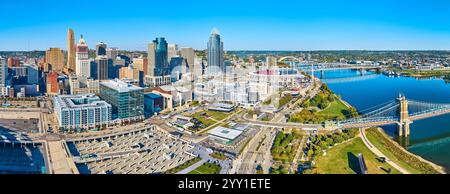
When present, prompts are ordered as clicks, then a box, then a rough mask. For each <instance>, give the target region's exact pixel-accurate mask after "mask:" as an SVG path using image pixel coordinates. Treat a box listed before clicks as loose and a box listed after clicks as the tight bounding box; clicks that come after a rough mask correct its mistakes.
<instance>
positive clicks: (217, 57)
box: [208, 29, 225, 74]
mask: <svg viewBox="0 0 450 194" xmlns="http://www.w3.org/2000/svg"><path fill="white" fill-rule="evenodd" d="M208 72H209V73H210V74H216V73H221V72H222V73H225V65H224V62H223V42H222V40H221V38H220V34H219V31H218V30H217V29H213V31H212V33H211V36H210V37H209V41H208Z"/></svg>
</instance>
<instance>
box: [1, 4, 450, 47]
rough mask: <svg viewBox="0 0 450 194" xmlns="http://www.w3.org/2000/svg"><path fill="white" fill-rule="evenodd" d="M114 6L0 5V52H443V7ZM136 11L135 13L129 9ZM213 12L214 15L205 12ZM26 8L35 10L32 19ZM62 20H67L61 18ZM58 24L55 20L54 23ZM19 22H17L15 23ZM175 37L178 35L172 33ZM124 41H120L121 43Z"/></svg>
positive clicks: (449, 40) (446, 37)
mask: <svg viewBox="0 0 450 194" xmlns="http://www.w3.org/2000/svg"><path fill="white" fill-rule="evenodd" d="M117 2H118V1H109V2H108V3H104V2H102V1H99V2H89V3H88V2H85V1H80V2H79V4H81V5H88V6H87V7H88V8H89V7H91V8H94V7H98V6H100V5H101V6H102V7H103V8H104V9H105V10H109V11H108V12H106V13H105V14H103V15H101V14H100V15H99V14H96V15H93V14H92V13H93V12H92V9H79V8H78V6H69V5H68V4H67V2H60V1H53V0H46V1H39V2H27V3H20V2H19V3H18V2H4V5H5V7H9V9H8V10H7V11H5V12H2V13H0V16H1V17H2V18H4V21H3V22H2V24H0V50H2V51H27V50H46V49H48V48H50V47H57V48H63V49H64V50H65V49H67V40H66V38H65V37H66V36H67V35H66V32H67V29H68V28H72V29H74V31H75V37H76V38H77V39H78V37H79V36H80V34H83V35H85V37H86V41H87V43H88V45H96V43H98V42H105V43H107V44H108V45H110V46H111V47H119V48H120V49H123V50H141V51H145V50H146V45H147V44H148V43H149V42H151V41H152V39H153V37H165V38H166V39H167V40H168V42H169V43H176V44H178V45H179V46H180V47H193V48H195V49H199V50H203V49H206V46H207V38H205V37H208V36H209V34H210V32H211V29H213V28H218V29H219V30H220V31H221V34H222V36H223V39H224V41H226V42H227V45H226V47H225V50H300V51H301V50H448V49H450V21H448V20H447V19H446V18H448V17H450V2H445V1H439V0H435V1H432V2H428V1H414V2H409V1H403V0H401V1H396V2H390V1H385V0H381V1H376V2H374V1H373V2H359V1H353V0H352V1H346V2H336V1H335V2H333V1H320V2H307V1H284V2H278V1H265V2H256V1H246V2H239V3H237V2H236V3H229V4H220V3H214V2H206V1H203V2H196V3H192V2H191V3H189V2H183V1H178V2H176V3H173V5H172V6H170V9H151V10H152V11H148V10H146V7H149V6H150V7H151V6H153V7H169V4H167V3H162V2H144V1H134V2H133V3H134V4H132V3H131V5H134V6H133V7H134V9H133V10H132V11H126V14H124V13H123V12H124V11H122V10H120V6H118V4H117ZM137 5H139V6H137ZM217 6H220V8H221V9H218V10H214V9H211V7H217ZM31 7H39V8H40V9H39V10H40V12H41V13H52V14H47V15H44V14H42V15H39V17H36V16H35V15H34V12H33V11H31V10H30V8H31ZM66 13H69V14H66ZM55 15H56V16H58V17H55ZM18 21H20V22H18ZM180 29H182V30H180ZM124 34H126V35H125V36H124Z"/></svg>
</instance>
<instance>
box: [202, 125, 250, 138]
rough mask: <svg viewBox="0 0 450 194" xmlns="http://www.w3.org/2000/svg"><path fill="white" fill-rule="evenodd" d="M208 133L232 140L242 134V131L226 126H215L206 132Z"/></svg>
mask: <svg viewBox="0 0 450 194" xmlns="http://www.w3.org/2000/svg"><path fill="white" fill-rule="evenodd" d="M208 134H209V135H212V136H214V137H218V138H221V139H226V140H229V141H232V140H234V139H236V138H237V137H238V136H239V135H241V134H242V131H239V130H235V129H229V128H226V127H216V128H214V129H212V130H210V131H209V132H208Z"/></svg>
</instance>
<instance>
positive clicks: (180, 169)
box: [165, 157, 202, 174]
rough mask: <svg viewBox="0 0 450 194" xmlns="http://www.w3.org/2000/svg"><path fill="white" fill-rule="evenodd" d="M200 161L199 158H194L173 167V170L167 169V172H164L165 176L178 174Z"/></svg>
mask: <svg viewBox="0 0 450 194" xmlns="http://www.w3.org/2000/svg"><path fill="white" fill-rule="evenodd" d="M200 160H202V159H201V158H199V157H197V158H194V159H191V160H189V161H187V162H185V163H184V164H181V165H179V166H177V167H175V168H172V169H169V170H168V171H166V172H165V173H166V174H175V173H177V172H180V171H182V170H184V169H185V168H187V167H189V166H192V165H194V164H195V163H197V162H200Z"/></svg>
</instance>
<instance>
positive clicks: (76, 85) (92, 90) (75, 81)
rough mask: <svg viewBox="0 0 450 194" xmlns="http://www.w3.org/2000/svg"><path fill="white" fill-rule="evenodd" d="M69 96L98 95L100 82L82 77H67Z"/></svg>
mask: <svg viewBox="0 0 450 194" xmlns="http://www.w3.org/2000/svg"><path fill="white" fill-rule="evenodd" d="M69 88H70V91H69V92H70V94H72V95H76V94H98V93H100V82H99V80H94V79H92V78H87V77H84V76H75V75H72V76H70V77H69Z"/></svg>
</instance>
